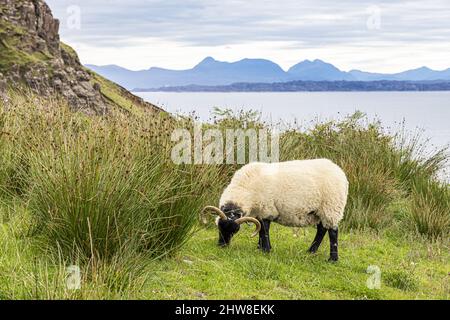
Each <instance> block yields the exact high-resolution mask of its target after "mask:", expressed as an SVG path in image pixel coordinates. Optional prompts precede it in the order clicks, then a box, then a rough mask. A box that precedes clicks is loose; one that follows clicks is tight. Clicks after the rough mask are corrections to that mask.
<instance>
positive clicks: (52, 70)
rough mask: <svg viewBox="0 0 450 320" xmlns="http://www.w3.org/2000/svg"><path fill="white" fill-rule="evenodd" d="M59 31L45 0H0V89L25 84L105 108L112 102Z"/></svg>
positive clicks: (90, 108) (74, 103)
mask: <svg viewBox="0 0 450 320" xmlns="http://www.w3.org/2000/svg"><path fill="white" fill-rule="evenodd" d="M58 30H59V21H58V20H57V19H55V18H53V15H52V13H51V10H50V8H49V7H48V5H47V4H46V3H45V2H44V1H43V0H0V75H1V74H2V76H0V94H1V92H2V91H3V92H4V91H5V90H6V86H7V84H9V85H12V86H15V87H16V86H25V87H29V88H31V89H32V90H34V91H35V92H37V93H39V94H40V95H43V96H51V95H55V94H58V95H61V96H62V97H64V98H65V99H67V101H68V102H69V104H70V106H71V107H72V108H73V109H74V110H82V111H84V112H87V113H95V114H104V113H106V112H107V111H108V107H109V105H110V104H111V101H110V100H109V99H107V98H106V97H105V96H104V95H103V94H102V92H101V87H100V84H98V83H96V82H95V81H93V76H92V75H91V73H90V72H89V71H88V70H86V69H85V68H84V67H83V66H82V65H81V63H80V61H79V59H78V56H77V54H76V52H75V51H74V50H73V49H72V48H70V47H69V46H67V45H65V44H63V43H61V42H60V38H59V33H58ZM136 99H138V98H136ZM139 102H140V103H141V105H142V106H145V107H154V106H152V105H150V104H146V103H145V102H143V101H141V100H139Z"/></svg>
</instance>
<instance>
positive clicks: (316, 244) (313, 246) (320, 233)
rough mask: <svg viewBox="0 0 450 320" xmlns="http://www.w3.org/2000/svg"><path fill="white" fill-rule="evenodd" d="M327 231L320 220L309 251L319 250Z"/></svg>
mask: <svg viewBox="0 0 450 320" xmlns="http://www.w3.org/2000/svg"><path fill="white" fill-rule="evenodd" d="M326 233H327V229H325V228H324V226H323V225H322V222H320V223H319V224H318V225H317V233H316V236H315V238H314V241H313V242H312V244H311V246H310V247H309V249H308V252H310V253H316V252H317V249H319V247H320V244H321V243H322V240H323V237H324V236H325V234H326Z"/></svg>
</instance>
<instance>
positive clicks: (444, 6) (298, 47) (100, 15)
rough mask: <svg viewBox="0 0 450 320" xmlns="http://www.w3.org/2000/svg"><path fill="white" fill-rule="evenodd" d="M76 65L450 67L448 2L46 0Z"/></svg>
mask: <svg viewBox="0 0 450 320" xmlns="http://www.w3.org/2000/svg"><path fill="white" fill-rule="evenodd" d="M47 3H48V4H49V6H50V8H51V9H52V11H53V14H54V16H55V17H56V18H58V19H60V33H61V39H62V40H63V41H64V42H66V43H67V44H69V45H71V46H73V47H74V48H75V49H76V50H77V52H78V54H79V55H80V59H81V61H82V62H83V63H84V64H96V65H107V64H116V65H120V66H122V67H125V68H128V69H131V70H142V69H148V68H150V67H153V66H158V67H163V68H170V69H188V68H192V67H193V66H194V65H196V64H197V63H198V62H200V61H201V60H202V59H203V58H205V57H206V56H212V57H214V58H215V59H217V60H220V61H229V62H231V61H237V60H240V59H243V58H264V59H269V60H272V61H274V62H275V63H278V64H279V65H280V66H281V67H282V68H283V69H288V68H289V67H291V66H292V65H294V64H296V63H298V62H300V61H302V60H305V59H310V60H314V59H321V60H324V61H327V62H330V63H333V64H334V65H335V66H337V67H338V68H340V69H341V70H345V71H348V70H351V69H359V70H364V71H371V72H387V73H394V72H399V71H404V70H407V69H413V68H418V67H421V66H428V67H430V68H432V69H435V70H443V69H447V68H449V67H450V59H449V57H450V1H448V0H403V1H398V0H390V1H377V0H372V1H368V0H339V1H336V0H278V1H275V0H273V1H267V0H95V1H93V0H47Z"/></svg>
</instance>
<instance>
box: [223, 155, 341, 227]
mask: <svg viewBox="0 0 450 320" xmlns="http://www.w3.org/2000/svg"><path fill="white" fill-rule="evenodd" d="M347 195H348V180H347V177H346V176H345V173H344V172H343V171H342V169H341V168H340V167H339V166H337V165H336V164H334V163H333V162H332V161H330V160H328V159H314V160H295V161H287V162H279V163H261V162H253V163H249V164H247V165H245V166H243V167H242V168H241V169H239V170H238V171H236V172H235V174H234V176H233V178H232V180H231V182H230V184H229V185H228V186H227V187H226V189H225V190H224V192H223V194H222V196H221V198H220V204H219V205H220V206H222V205H224V204H226V203H228V202H232V203H234V204H236V205H237V206H239V207H240V208H241V209H242V211H243V212H244V215H245V216H250V217H255V218H259V219H270V220H274V221H276V222H277V223H280V224H282V225H285V226H291V227H304V226H308V225H316V224H318V223H319V222H320V221H321V222H322V224H323V226H324V227H325V228H336V227H337V226H338V223H339V221H341V220H342V218H343V216H344V209H345V205H346V203H347Z"/></svg>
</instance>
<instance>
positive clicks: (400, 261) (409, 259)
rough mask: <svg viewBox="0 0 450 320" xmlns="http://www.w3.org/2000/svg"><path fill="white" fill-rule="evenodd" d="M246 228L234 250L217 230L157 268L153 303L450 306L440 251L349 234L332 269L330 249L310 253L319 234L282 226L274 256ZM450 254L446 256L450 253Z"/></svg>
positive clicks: (447, 267)
mask: <svg viewBox="0 0 450 320" xmlns="http://www.w3.org/2000/svg"><path fill="white" fill-rule="evenodd" d="M247 229H248V228H244V230H243V231H241V232H240V233H239V234H238V235H236V236H235V238H234V239H233V240H232V244H231V246H230V247H229V248H225V249H222V248H219V247H217V246H216V241H217V234H216V233H217V232H216V230H201V231H200V232H198V233H197V234H196V235H195V236H194V237H193V238H192V239H191V240H190V241H189V242H188V243H187V245H186V246H185V247H184V248H183V249H182V250H181V251H180V252H179V253H178V254H177V256H176V257H175V258H173V259H170V260H164V261H162V262H159V263H155V264H154V265H153V266H152V270H153V272H154V274H153V275H152V276H151V278H150V279H149V281H148V283H147V284H146V285H145V287H144V290H145V295H144V296H145V298H149V299H186V298H187V299H449V298H450V276H449V271H450V253H449V252H450V251H449V250H448V249H449V248H448V246H447V247H443V248H442V249H441V247H440V245H439V244H434V245H433V244H428V243H427V242H426V241H416V242H415V243H414V245H413V246H412V245H411V244H410V242H409V240H408V239H402V238H401V237H395V236H389V235H386V234H377V233H375V232H369V231H366V232H351V233H341V236H340V261H339V262H338V263H336V264H333V263H329V262H327V259H328V250H329V243H328V239H325V240H324V242H323V244H322V246H321V248H320V249H319V252H318V253H317V254H315V255H310V254H308V253H307V252H306V250H307V249H308V247H309V245H310V243H311V241H312V239H313V238H314V234H315V230H314V229H312V228H308V229H304V230H302V231H300V233H299V237H298V238H296V237H294V236H293V233H292V230H291V229H289V228H286V227H282V226H279V225H274V226H273V230H271V235H272V239H271V241H272V246H273V250H272V252H271V253H270V254H263V253H261V252H260V251H258V250H257V249H256V244H257V239H250V238H249V234H250V230H249V229H248V230H247ZM444 248H445V249H444ZM370 265H376V266H378V267H379V268H380V269H381V288H380V289H378V290H377V289H369V288H368V287H367V285H366V282H367V279H368V278H369V277H370V274H368V273H367V272H366V271H367V268H368V267H369V266H370Z"/></svg>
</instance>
